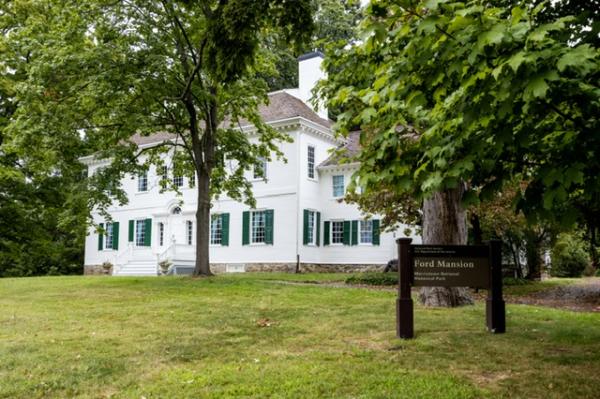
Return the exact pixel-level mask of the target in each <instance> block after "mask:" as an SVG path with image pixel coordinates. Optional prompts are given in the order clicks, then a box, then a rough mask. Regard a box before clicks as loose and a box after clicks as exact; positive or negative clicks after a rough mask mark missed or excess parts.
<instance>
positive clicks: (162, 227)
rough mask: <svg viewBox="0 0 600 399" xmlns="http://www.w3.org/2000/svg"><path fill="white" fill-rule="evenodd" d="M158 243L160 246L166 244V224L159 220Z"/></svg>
mask: <svg viewBox="0 0 600 399" xmlns="http://www.w3.org/2000/svg"><path fill="white" fill-rule="evenodd" d="M158 245H159V246H160V247H162V246H164V245H165V224H164V223H163V222H158Z"/></svg>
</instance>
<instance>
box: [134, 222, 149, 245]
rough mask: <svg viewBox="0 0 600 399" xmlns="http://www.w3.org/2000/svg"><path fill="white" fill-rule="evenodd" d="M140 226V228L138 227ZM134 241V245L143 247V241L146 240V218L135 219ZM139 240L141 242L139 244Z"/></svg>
mask: <svg viewBox="0 0 600 399" xmlns="http://www.w3.org/2000/svg"><path fill="white" fill-rule="evenodd" d="M139 226H141V229H139V228H138V227H139ZM134 238H135V241H134V244H135V246H136V247H139V248H143V247H145V245H144V243H145V242H146V240H145V238H146V220H145V219H135V237H134ZM140 242H141V244H140Z"/></svg>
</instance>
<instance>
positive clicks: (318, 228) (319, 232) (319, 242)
mask: <svg viewBox="0 0 600 399" xmlns="http://www.w3.org/2000/svg"><path fill="white" fill-rule="evenodd" d="M316 241H317V247H318V246H320V245H321V212H317V240H316Z"/></svg>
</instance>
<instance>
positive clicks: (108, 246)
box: [104, 223, 114, 251]
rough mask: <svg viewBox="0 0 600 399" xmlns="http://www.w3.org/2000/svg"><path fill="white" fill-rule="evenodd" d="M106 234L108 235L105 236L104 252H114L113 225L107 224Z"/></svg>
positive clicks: (105, 227)
mask: <svg viewBox="0 0 600 399" xmlns="http://www.w3.org/2000/svg"><path fill="white" fill-rule="evenodd" d="M104 232H105V233H106V234H104V250H105V251H112V250H114V248H113V237H114V230H113V224H112V223H106V225H105V226H104Z"/></svg>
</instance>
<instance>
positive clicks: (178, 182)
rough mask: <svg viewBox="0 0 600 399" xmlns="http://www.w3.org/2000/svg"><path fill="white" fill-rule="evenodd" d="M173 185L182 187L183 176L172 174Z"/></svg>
mask: <svg viewBox="0 0 600 399" xmlns="http://www.w3.org/2000/svg"><path fill="white" fill-rule="evenodd" d="M173 185H174V186H175V187H183V176H175V175H173Z"/></svg>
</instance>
